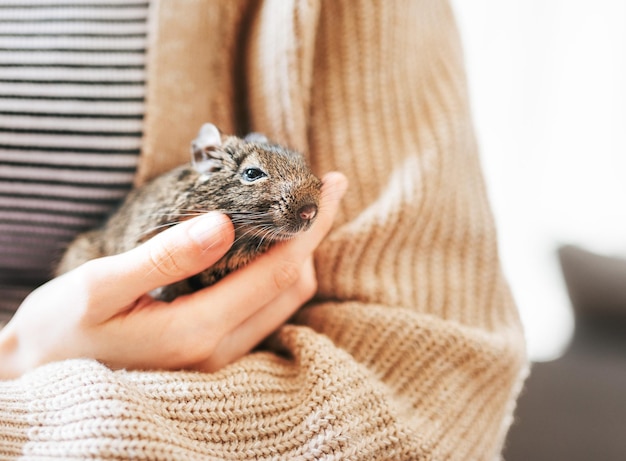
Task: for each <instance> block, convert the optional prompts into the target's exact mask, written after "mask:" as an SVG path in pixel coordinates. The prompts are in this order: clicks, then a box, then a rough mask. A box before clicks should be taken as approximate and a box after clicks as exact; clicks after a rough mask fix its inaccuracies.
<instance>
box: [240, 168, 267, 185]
mask: <svg viewBox="0 0 626 461" xmlns="http://www.w3.org/2000/svg"><path fill="white" fill-rule="evenodd" d="M241 175H242V176H243V179H244V180H245V181H248V182H253V181H257V180H259V179H261V178H264V177H266V176H267V175H266V174H265V172H264V171H263V170H260V169H258V168H246V169H245V170H243V173H242V174H241Z"/></svg>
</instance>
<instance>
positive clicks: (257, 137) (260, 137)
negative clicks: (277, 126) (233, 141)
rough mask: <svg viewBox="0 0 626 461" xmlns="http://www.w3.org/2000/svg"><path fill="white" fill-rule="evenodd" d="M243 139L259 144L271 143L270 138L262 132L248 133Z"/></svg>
mask: <svg viewBox="0 0 626 461" xmlns="http://www.w3.org/2000/svg"><path fill="white" fill-rule="evenodd" d="M243 140H244V141H245V142H254V143H258V144H269V142H270V141H269V139H267V137H266V136H265V135H264V134H261V133H248V134H247V135H246V137H245V138H243Z"/></svg>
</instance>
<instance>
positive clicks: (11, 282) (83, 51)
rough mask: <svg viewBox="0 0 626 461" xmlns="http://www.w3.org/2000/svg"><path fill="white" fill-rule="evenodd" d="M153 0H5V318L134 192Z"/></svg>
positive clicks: (1, 259) (0, 112)
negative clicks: (68, 250) (82, 237)
mask: <svg viewBox="0 0 626 461" xmlns="http://www.w3.org/2000/svg"><path fill="white" fill-rule="evenodd" d="M147 15H148V2H146V1H138V2H122V1H119V0H114V1H111V0H65V1H63V2H41V1H40V0H22V1H20V2H15V1H13V0H0V322H1V321H2V320H3V319H5V318H8V317H10V315H11V314H12V313H13V312H14V311H15V309H16V308H17V306H19V304H20V303H21V301H22V300H23V299H24V297H25V296H26V295H27V294H28V293H29V292H30V291H32V290H33V289H34V288H35V287H37V286H38V285H40V284H42V283H44V282H45V281H46V280H48V279H49V278H50V274H51V273H52V267H53V265H54V264H55V263H56V262H57V261H58V259H59V258H60V256H61V254H62V252H63V250H64V249H65V247H66V246H67V244H68V243H69V242H70V241H72V240H73V239H74V237H75V236H76V235H77V234H78V233H79V232H84V231H85V230H88V229H91V228H93V227H94V226H96V225H98V224H99V223H101V222H102V221H103V220H104V218H105V217H106V216H107V215H108V214H109V213H110V212H111V210H113V209H114V208H115V207H116V206H117V205H118V204H119V202H120V200H121V199H122V198H123V197H124V196H125V195H126V194H127V193H128V191H129V190H130V188H131V186H132V183H133V178H134V173H135V170H136V166H137V159H138V157H139V150H140V147H141V139H142V127H143V113H144V93H145V78H146V76H145V61H146V45H147V43H146V36H147Z"/></svg>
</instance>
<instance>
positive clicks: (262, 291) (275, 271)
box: [184, 173, 347, 333]
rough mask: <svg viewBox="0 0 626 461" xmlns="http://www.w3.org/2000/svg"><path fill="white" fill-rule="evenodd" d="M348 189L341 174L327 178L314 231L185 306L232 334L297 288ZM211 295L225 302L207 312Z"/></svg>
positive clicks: (276, 249) (192, 297) (191, 297)
mask: <svg viewBox="0 0 626 461" xmlns="http://www.w3.org/2000/svg"><path fill="white" fill-rule="evenodd" d="M346 188H347V180H346V178H345V176H343V175H342V174H341V173H331V174H328V175H326V176H325V177H324V184H323V186H322V199H321V203H320V207H319V215H318V217H317V219H316V220H315V223H314V224H313V226H312V227H311V229H309V230H308V231H307V232H305V233H303V234H302V235H300V236H298V237H296V238H294V239H293V240H290V241H287V242H281V243H280V244H278V245H276V246H274V247H273V248H271V249H270V250H269V251H268V252H267V253H266V254H264V255H261V256H260V257H258V258H257V259H256V260H254V261H253V262H251V263H250V264H249V265H248V266H246V267H245V268H243V269H241V270H239V271H237V272H234V273H232V274H230V275H229V276H227V277H226V278H224V279H223V280H221V281H220V282H219V283H217V284H216V285H213V286H211V287H209V288H207V289H205V290H201V291H199V292H196V293H194V294H192V295H189V296H188V297H185V299H184V302H185V303H187V304H186V305H187V308H188V309H191V310H193V311H195V314H194V316H195V318H197V319H198V320H199V321H202V319H204V321H206V322H207V323H209V324H210V323H213V322H215V321H218V322H219V323H221V324H223V325H224V326H225V330H224V331H225V332H226V333H227V332H230V331H232V330H234V329H235V328H236V327H237V326H238V325H239V324H241V323H242V322H243V321H245V320H246V319H247V318H249V317H250V316H251V315H253V314H254V313H255V312H256V311H257V310H259V309H260V308H261V307H262V306H265V305H266V304H268V303H269V302H270V301H272V300H273V299H275V298H276V297H277V296H278V295H279V294H280V293H282V292H283V291H284V290H286V289H287V288H289V287H290V286H291V285H293V284H294V283H295V282H296V281H297V280H298V279H299V278H300V275H301V268H302V267H303V264H304V262H305V261H306V260H307V259H308V258H310V257H311V255H312V254H313V252H314V250H315V248H317V246H318V245H319V244H320V242H321V241H322V239H323V238H324V236H326V234H327V233H328V231H329V230H330V228H331V226H332V223H333V220H334V218H335V216H336V214H337V211H338V209H339V201H340V199H341V197H342V196H343V194H344V193H345V190H346ZM209 293H210V296H211V299H212V300H223V301H222V302H218V303H215V304H213V306H214V308H213V309H211V310H207V309H206V302H205V299H207V296H209ZM235 294H236V295H235ZM276 326H278V325H276Z"/></svg>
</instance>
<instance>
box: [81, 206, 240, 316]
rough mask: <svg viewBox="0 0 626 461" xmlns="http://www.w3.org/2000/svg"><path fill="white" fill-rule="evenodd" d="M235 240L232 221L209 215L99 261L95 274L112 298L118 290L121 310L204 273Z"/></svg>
mask: <svg viewBox="0 0 626 461" xmlns="http://www.w3.org/2000/svg"><path fill="white" fill-rule="evenodd" d="M233 238H234V230H233V226H232V223H231V222H230V219H229V218H228V217H227V216H226V215H224V214H222V213H218V212H209V213H206V214H203V215H201V216H199V217H196V218H193V219H189V220H187V221H184V222H182V223H180V224H177V225H176V226H174V227H172V228H170V229H168V230H166V231H164V232H161V233H160V234H158V235H156V236H154V237H153V238H151V239H150V240H148V241H147V242H145V243H144V244H142V245H140V246H138V247H137V248H135V249H133V250H130V251H127V252H126V253H121V254H119V255H115V256H109V257H106V258H102V259H100V260H97V261H98V263H99V264H98V265H97V266H98V267H96V268H94V267H93V266H92V270H93V269H95V272H97V275H96V277H97V278H98V279H99V280H100V281H101V282H103V285H106V288H105V289H108V291H109V295H111V293H110V291H111V290H110V288H111V287H115V292H116V298H117V299H115V302H116V305H118V306H119V307H120V308H121V307H122V306H125V305H127V304H129V303H132V302H134V301H135V300H136V299H137V298H139V297H140V296H142V295H143V294H145V293H147V292H149V291H151V290H154V289H155V288H159V287H162V286H165V285H169V284H171V283H174V282H178V281H180V280H183V279H185V278H187V277H191V276H193V275H195V274H197V273H199V272H202V271H203V270H204V269H206V268H207V267H209V266H211V265H212V264H214V263H215V262H217V261H218V260H219V259H220V258H221V257H222V256H223V255H224V253H226V252H227V251H228V249H229V248H230V246H231V245H232V242H233ZM92 275H94V274H92ZM103 288H104V287H103ZM111 301H113V300H111Z"/></svg>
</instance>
